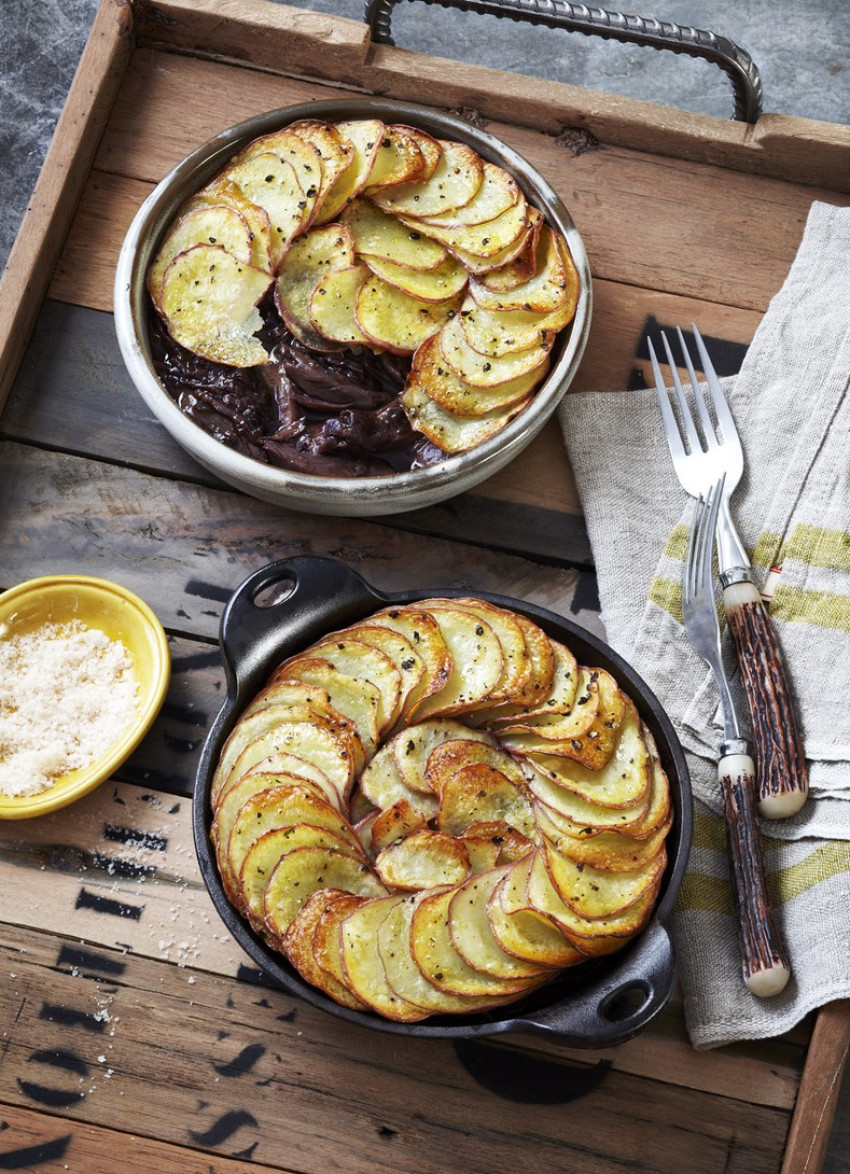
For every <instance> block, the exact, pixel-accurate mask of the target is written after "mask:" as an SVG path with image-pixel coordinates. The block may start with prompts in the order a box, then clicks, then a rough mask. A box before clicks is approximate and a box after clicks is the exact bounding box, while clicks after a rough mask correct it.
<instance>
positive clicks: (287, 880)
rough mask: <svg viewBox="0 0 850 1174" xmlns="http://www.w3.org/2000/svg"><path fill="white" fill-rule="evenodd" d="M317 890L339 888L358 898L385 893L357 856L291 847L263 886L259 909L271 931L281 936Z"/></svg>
mask: <svg viewBox="0 0 850 1174" xmlns="http://www.w3.org/2000/svg"><path fill="white" fill-rule="evenodd" d="M319 889H343V890H344V891H345V892H347V893H353V894H354V895H355V896H359V897H380V896H382V895H383V894H384V893H385V892H386V890H385V889H384V886H383V885H382V884H381V882H380V881H379V880H378V878H377V877H376V876H375V874H374V873H373V872H372V869H371V868H370V867H369V865H368V864H366V863H364V862H363V859H362V857H361V856H360V855H357V854H352V853H346V852H338V851H335V850H334V849H333V848H319V847H303V848H295V849H294V850H293V851H292V852H288V853H287V854H286V855H285V856H283V857H281V859H280V860H279V861H278V863H277V864H276V865H275V868H274V871H273V872H272V874H271V876H270V877H269V881H268V884H267V885H266V889H265V896H264V906H263V908H264V915H265V921H266V924H267V925H268V926H269V928H270V930H271V932H272V933H274V934H275V935H276V936H278V937H281V936H282V935H283V934H284V933H285V932H286V930H287V929H288V928H289V926H290V925H291V924H292V922H293V921H294V919H295V917H296V915H297V914H298V910H299V909H300V908H301V906H302V905H304V904H305V902H306V901H307V900H308V898H309V897H310V895H311V894H312V893H315V892H318V890H319Z"/></svg>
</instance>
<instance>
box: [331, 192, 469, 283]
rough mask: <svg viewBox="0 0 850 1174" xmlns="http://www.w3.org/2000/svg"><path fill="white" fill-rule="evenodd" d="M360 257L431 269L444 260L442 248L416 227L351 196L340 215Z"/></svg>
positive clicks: (366, 201) (444, 252) (444, 253)
mask: <svg viewBox="0 0 850 1174" xmlns="http://www.w3.org/2000/svg"><path fill="white" fill-rule="evenodd" d="M340 223H341V224H343V225H344V226H345V228H347V229H348V231H349V232H350V233H351V237H352V240H353V241H354V248H355V250H356V252H357V254H358V256H359V257H363V258H366V257H378V258H381V259H383V260H385V261H395V262H396V264H398V265H406V266H407V267H408V269H419V270H423V271H426V270H433V269H436V268H437V266H438V265H442V264H443V262H444V261H445V260H446V257H447V253H446V250H445V248H444V247H443V246H442V245H441V244H438V243H437V241H433V240H431V239H430V238H428V237H426V236H423V234H422V233H421V232H420V231H419V230H418V229H409V228H406V227H405V226H404V225H403V224H402V223H401V222H400V221H399V220H396V218H395V216H391V215H390V214H389V213H388V212H383V211H382V210H381V209H380V208H378V207H376V206H375V205H374V204H372V203H371V202H370V201H369V200H354V201H353V202H352V203H351V204H349V205H348V207H347V208H346V209H345V211H344V212H343V213H342V214H341V215H340Z"/></svg>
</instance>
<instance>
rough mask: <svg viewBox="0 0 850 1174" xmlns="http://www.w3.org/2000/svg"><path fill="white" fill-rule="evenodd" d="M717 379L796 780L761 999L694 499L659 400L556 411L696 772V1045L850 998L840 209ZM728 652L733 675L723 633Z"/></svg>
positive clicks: (848, 537)
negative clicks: (746, 931) (796, 751)
mask: <svg viewBox="0 0 850 1174" xmlns="http://www.w3.org/2000/svg"><path fill="white" fill-rule="evenodd" d="M698 325H699V323H698ZM723 382H724V386H725V390H726V393H727V396H728V398H729V401H730V406H731V409H732V413H733V415H734V417H735V420H736V423H737V425H738V429H739V432H740V434H741V439H742V442H743V445H744V453H745V462H746V464H745V474H744V476H743V478H742V480H741V482H740V484H739V486H738V489H737V490H736V492H735V495H734V497H733V499H732V513H733V516H734V518H735V520H736V523H737V524H738V528H739V531H740V533H741V538H742V541H743V543H744V545H745V547H746V548H747V549H748V551H749V552H750V554H751V556H752V559H753V564H754V567H755V570H756V577H757V582H758V583H759V586H760V587H762V590H764V589H765V587H764V585H765V582H766V581H767V580H768V577H769V580H770V584H771V585H772V587H773V590H772V595H771V600H770V605H769V606H770V613H771V617H772V620H773V623H774V627H775V630H776V633H777V636H778V638H779V641H780V645H781V647H782V650H783V653H784V656H785V661H786V666H787V669H788V674H789V677H790V680H791V686H792V689H793V692H794V695H795V699H796V703H797V707H798V716H799V720H800V724H801V728H802V734H803V739H804V746H805V753H806V757H807V759H808V761H809V769H810V787H811V794H810V798H809V799H808V800H807V802H806V804H805V805H804V807H803V809H802V811H801V812H800V813H799V814H798V815H796V816H794V817H792V818H790V819H787V820H782V821H762V823H761V828H762V833H763V837H764V845H765V863H766V868H767V872H768V884H769V887H770V891H771V895H772V898H773V901H774V904H775V908H776V913H777V920H778V922H779V925H780V926H781V930H782V933H783V935H784V938H785V943H786V947H787V949H788V953H789V956H790V960H791V967H792V971H793V978H792V980H791V982H790V983H789V984H788V987H787V988H786V990H785V991H784V992H783V993H782V994H781V995H779V996H776V997H774V998H772V999H757V998H755V997H754V996H752V995H750V994H749V992H748V991H747V990H746V988H745V987H744V985H743V982H742V979H741V968H740V957H739V954H738V945H737V938H736V918H735V910H734V904H733V898H732V891H731V887H730V883H729V872H728V863H727V856H726V849H725V829H724V826H723V820H722V802H721V798H720V792H719V788H718V786H717V778H716V765H715V763H716V754H717V747H718V745H719V742H720V740H721V738H722V722H721V719H720V714H719V712H718V704H719V701H718V694H717V690H716V687H715V685H714V681H713V679H712V677H711V674H710V671H709V670H708V669H707V668H706V666H705V664H704V662H703V661H702V660H700V659H699V658H698V657H697V656H696V654H695V653H693V652H692V651H691V649H690V647H689V645H688V643H687V640H686V638H685V635H684V631H683V629H682V627H681V575H682V563H683V560H684V557H685V552H686V548H687V537H688V531H689V526H690V519H691V513H692V508H693V502H692V501H690V499H688V498H687V497H686V495H685V493H684V491H683V490H682V488H681V486H680V485H679V482H678V480H677V478H676V476H675V473H674V472H673V467H672V463H671V459H670V454H669V451H668V449H667V444H666V441H665V439H664V436H663V432H662V429H661V423H660V417H659V413H658V406H657V399H656V394H655V391H654V390H650V391H644V390H641V391H628V392H592V393H582V394H575V395H572V396H567V397H566V398H565V400H564V402H563V405H562V407H561V410H560V421H561V425H562V428H563V432H564V438H565V442H566V445H567V450H568V453H569V457H570V461H571V463H572V466H573V471H574V473H575V477H576V483H577V486H578V490H579V495H580V497H581V502H582V506H583V509H584V515H585V519H586V523H587V528H588V534H589V537H590V542H591V546H592V549H593V552H594V558H595V564H596V570H597V578H598V584H599V596H600V602H601V606H602V622H603V625H604V627H605V631H606V635H607V639H608V641H609V643H611V645H612V646H613V647H614V648H616V649H617V650H618V651H619V652H620V653H621V654H622V655H623V656H624V657H625V658H626V659H627V660H629V661H630V662H631V663H632V664H633V665H634V667H635V668H636V669H637V670H638V672H639V673H640V674H641V675H642V676H643V677H644V679H645V680H646V681H647V683H648V684H649V686H650V687H651V688H652V689H653V691H654V692H655V693H656V695H657V696H658V698H659V700H660V701H661V703H662V705H664V707H665V709H666V710H667V712H668V714H669V715H670V717H671V719H672V721H673V723H674V725H675V727H676V729H677V732H678V734H679V737H680V738H681V741H682V744H683V746H684V747H685V750H686V753H687V757H688V763H689V767H690V770H691V777H692V782H693V789H694V795H695V800H696V814H695V825H694V841H693V849H692V853H691V860H690V865H689V870H688V875H687V877H686V880H685V883H684V885H683V887H682V890H681V894H680V898H679V901H678V903H677V908H676V911H675V914H674V919H673V925H672V930H673V934H674V937H675V939H676V945H677V952H678V955H679V959H680V974H681V981H682V987H683V991H684V996H685V1016H686V1022H687V1027H688V1031H689V1034H690V1037H691V1041H692V1043H693V1044H694V1045H695V1046H696V1047H713V1046H716V1045H719V1044H723V1043H728V1042H731V1041H733V1040H742V1039H758V1038H764V1037H768V1036H773V1035H778V1034H780V1033H782V1032H784V1031H787V1030H788V1029H789V1028H790V1027H792V1026H793V1025H794V1024H795V1023H797V1022H798V1021H799V1020H800V1019H801V1018H802V1017H803V1016H804V1015H805V1014H806V1013H807V1012H809V1011H810V1010H812V1009H814V1008H815V1007H818V1006H821V1005H822V1004H824V1003H827V1002H830V1001H832V1000H834V999H837V998H846V997H848V996H850V916H848V908H850V208H836V207H833V206H831V205H826V204H821V203H814V204H813V205H812V207H811V209H810V212H809V217H808V221H807V224H806V228H805V232H804V236H803V240H802V243H801V245H800V248H799V251H798V253H797V256H796V258H795V260H794V263H793V265H792V267H791V270H790V272H789V273H788V276H787V278H786V281H785V283H784V284H783V286H782V288H781V290H780V291H779V292H778V293H777V294H776V296H775V297H774V298H773V300H772V301H771V303H770V306H769V308H768V311H767V313H766V315H765V317H764V319H763V320H762V322H761V324H760V326H759V328H758V331H757V333H756V337H755V339H754V340H753V343H752V344H751V346H750V348H749V350H748V352H747V355H746V358H745V360H744V363H743V365H742V367H741V370H740V372H739V374H738V375H737V376H735V377H734V378H731V379H727V380H724V381H723ZM772 567H775V568H781V572H780V573H779V574H778V575H777V574H776V572H775V571H774V572H773V573H771V568H772ZM723 644H724V657H725V659H726V664H727V666H728V667H729V668H730V669H731V670H732V671H733V672H734V671H735V658H734V652H733V650H732V646H731V641H730V638H729V635H728V632H724V636H723Z"/></svg>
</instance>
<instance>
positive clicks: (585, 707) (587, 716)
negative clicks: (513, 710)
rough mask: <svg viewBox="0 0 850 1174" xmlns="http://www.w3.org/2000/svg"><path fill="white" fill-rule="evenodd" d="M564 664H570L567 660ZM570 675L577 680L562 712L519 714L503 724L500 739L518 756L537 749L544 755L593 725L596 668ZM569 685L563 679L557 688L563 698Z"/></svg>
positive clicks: (597, 701) (596, 706)
mask: <svg viewBox="0 0 850 1174" xmlns="http://www.w3.org/2000/svg"><path fill="white" fill-rule="evenodd" d="M566 663H567V665H569V661H567V662H566ZM567 671H569V670H567ZM572 675H573V676H574V677H577V683H576V685H575V686H574V687H573V688H574V692H573V700H572V701H571V702H570V703H569V704H568V705H566V706H565V707H564V708H563V709H562V710H559V709H558V708H556V707H555V706H553V707H551V709H550V710H549V711H548V712H544V713H540V714H528V715H527V714H522V713H520V714H517V715H516V716H515V717H514V718H513V719H511V722H510V723H508V722H505V723H504V724H503V726H502V734H501V736H502V738H503V740H504V743H505V745H506V746H507V747H509V749H511V750H512V751H514V752H515V753H517V754H527V753H532V752H535V751H538V750H539V751H540V752H541V753H544V754H547V753H551V747H552V746H554V745H556V744H558V743H563V744H568V743H569V742H570V741H572V740H577V739H579V738H582V737H583V736H584V735H585V734H586V733H587V731H588V730H589V729H590V728H591V727H592V726H593V723H594V722H595V721H596V719H597V717H598V716H599V706H600V699H599V682H600V676H599V674H598V673H597V672H596V670H595V669H591V668H587V667H585V666H581V667H580V668H579V669H578V671H577V673H573V674H572ZM571 684H572V680H571V678H565V679H563V680H562V681H561V682H560V683H559V687H560V686H561V685H563V694H564V696H566V695H567V693H569V690H570V687H571Z"/></svg>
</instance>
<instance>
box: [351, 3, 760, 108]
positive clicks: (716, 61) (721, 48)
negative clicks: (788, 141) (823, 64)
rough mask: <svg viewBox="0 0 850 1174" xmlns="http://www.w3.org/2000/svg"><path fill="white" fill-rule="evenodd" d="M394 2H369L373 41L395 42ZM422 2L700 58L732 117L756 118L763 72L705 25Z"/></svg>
mask: <svg viewBox="0 0 850 1174" xmlns="http://www.w3.org/2000/svg"><path fill="white" fill-rule="evenodd" d="M397 3H399V0H367V4H366V18H365V19H366V23H367V24H368V25H369V28H370V29H371V31H372V40H373V41H374V42H376V43H377V44H382V45H392V44H394V41H393V39H392V36H391V34H390V22H391V19H392V10H393V8H394V7H395V5H396V4H397ZM424 3H426V4H439V5H441V7H443V8H457V9H459V10H460V11H461V12H477V13H482V14H484V15H487V16H498V17H507V18H508V19H510V20H517V21H519V20H526V21H528V22H529V24H539V25H545V26H546V27H547V28H559V29H566V30H567V31H568V32H575V33H584V34H585V36H597V37H604V38H605V39H606V40H614V41H623V42H626V43H627V44H631V45H649V46H651V47H652V48H653V49H669V50H670V52H672V53H682V54H685V55H687V56H688V57H701V58H703V59H704V60H706V61H710V62H711V63H712V64H713V65H717V66H719V67H720V69H722V70H723V72H724V73H725V74H726V75H727V76H728V77H729V79H730V81H731V82H732V89H733V91H734V95H735V118H736V119H738V121H739V122H755V121H756V120H757V118H758V116H759V114H760V113H761V106H762V82H761V75H760V74H759V71H758V68H757V66H756V65H755V63H754V61H753V59H752V58H751V57H750V55H749V53H747V52H746V51H745V50H744V49H742V48H740V46H738V45H736V44H735V43H734V41H730V40H729V39H728V38H727V37H720V36H718V35H717V34H716V33H712V32H709V31H707V30H705V29H695V28H692V27H691V26H690V25H678V24H674V22H673V21H670V20H658V19H657V18H656V17H652V16H627V15H626V14H625V13H622V12H608V11H606V10H605V9H604V8H589V7H588V6H587V5H586V4H569V3H567V0H424Z"/></svg>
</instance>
